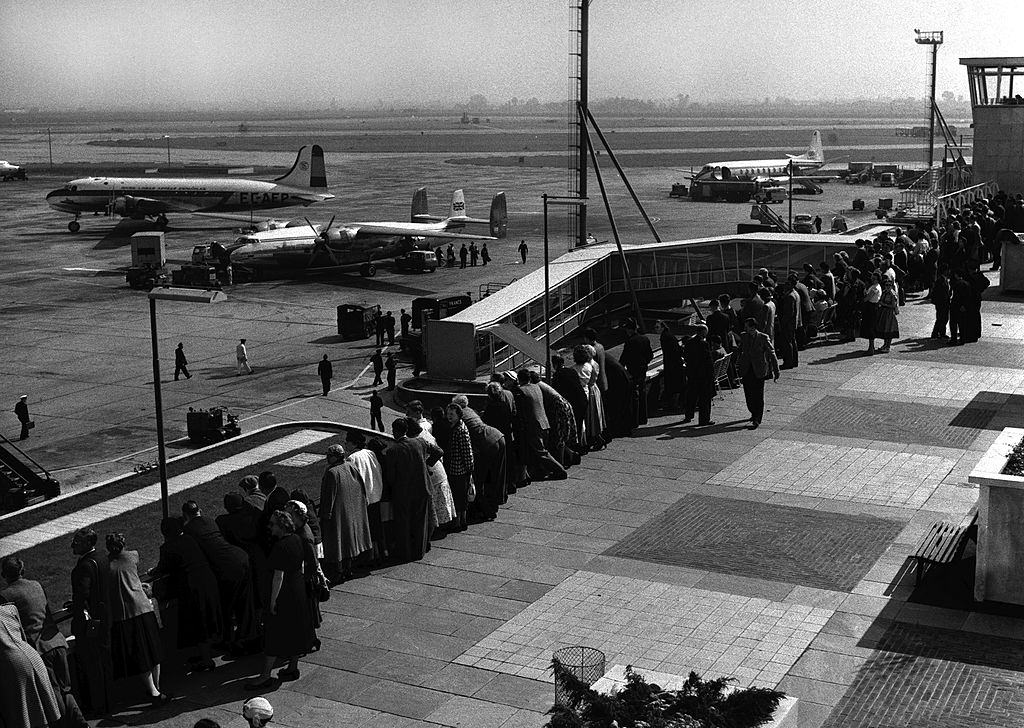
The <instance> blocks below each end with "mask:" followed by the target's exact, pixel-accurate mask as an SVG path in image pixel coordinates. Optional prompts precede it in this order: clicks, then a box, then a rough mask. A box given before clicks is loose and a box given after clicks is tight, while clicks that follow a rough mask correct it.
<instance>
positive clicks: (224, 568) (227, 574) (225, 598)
mask: <svg viewBox="0 0 1024 728" xmlns="http://www.w3.org/2000/svg"><path fill="white" fill-rule="evenodd" d="M181 515H182V516H183V517H184V518H185V533H187V534H188V535H189V536H191V537H192V538H194V539H195V540H196V541H197V542H198V544H199V548H200V550H201V551H202V552H203V555H204V556H205V557H206V560H207V561H209V562H210V568H211V569H212V570H213V575H214V576H216V577H217V588H218V591H219V592H220V604H221V614H222V615H223V618H224V622H223V623H224V640H223V641H224V643H225V644H227V645H230V646H234V647H241V643H243V642H245V641H246V640H247V639H249V638H251V637H252V636H253V633H254V632H255V606H254V603H253V593H252V577H251V575H250V572H249V569H250V566H249V554H247V553H246V552H245V550H244V549H242V548H240V547H238V546H234V545H232V544H231V543H229V542H228V540H227V539H226V538H225V537H224V534H223V533H221V531H220V529H219V528H218V527H217V523H216V521H214V519H212V518H208V517H207V516H204V515H203V512H202V510H201V509H200V508H199V504H198V503H196V502H195V501H193V500H190V501H185V503H184V504H182V506H181Z"/></svg>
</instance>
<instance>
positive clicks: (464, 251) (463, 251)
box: [459, 243, 469, 268]
mask: <svg viewBox="0 0 1024 728" xmlns="http://www.w3.org/2000/svg"><path fill="white" fill-rule="evenodd" d="M468 257H469V249H468V248H467V247H466V244H465V243H463V244H462V247H461V248H459V268H465V267H466V258H468Z"/></svg>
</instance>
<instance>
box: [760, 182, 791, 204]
mask: <svg viewBox="0 0 1024 728" xmlns="http://www.w3.org/2000/svg"><path fill="white" fill-rule="evenodd" d="M754 199H755V200H757V201H758V202H769V203H771V202H784V201H785V200H788V199H789V192H788V191H787V190H786V188H785V187H781V186H779V185H775V186H773V187H762V188H761V189H759V190H758V191H757V192H755V193H754Z"/></svg>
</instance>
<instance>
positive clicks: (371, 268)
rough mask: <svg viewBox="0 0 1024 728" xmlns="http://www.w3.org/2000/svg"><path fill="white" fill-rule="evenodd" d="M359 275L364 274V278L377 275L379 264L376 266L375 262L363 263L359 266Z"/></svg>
mask: <svg viewBox="0 0 1024 728" xmlns="http://www.w3.org/2000/svg"><path fill="white" fill-rule="evenodd" d="M359 275H361V276H363V277H364V278H373V277H374V276H375V275H377V266H375V265H374V264H373V263H363V265H362V266H361V267H360V268H359Z"/></svg>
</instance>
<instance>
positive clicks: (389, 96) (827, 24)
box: [0, 0, 1024, 108]
mask: <svg viewBox="0 0 1024 728" xmlns="http://www.w3.org/2000/svg"><path fill="white" fill-rule="evenodd" d="M569 6H570V2H569V0H504V1H501V2H499V1H498V0H444V1H436V2H423V1H422V0H420V1H419V2H414V1H412V0H410V1H408V2H407V1H405V0H401V1H400V0H389V1H387V2H385V1H384V0H337V1H336V2H319V1H317V0H274V1H273V2H264V1H263V0H247V1H246V2H240V1H238V0H232V1H230V2H228V1H224V0H202V1H201V2H193V1H191V0H166V1H165V2H159V1H158V0H134V1H133V0H118V1H117V2H107V1H105V0H79V1H77V2H76V1H74V0H59V1H51V0H0V108H17V107H26V106H42V107H73V106H78V105H82V104H84V105H88V106H100V107H101V106H103V105H106V104H111V105H118V106H125V105H135V104H139V105H142V106H149V105H153V104H156V105H159V106H170V105H174V104H180V105H181V106H183V107H194V106H212V105H218V106H225V107H229V106H233V105H235V104H245V105H247V106H253V105H258V104H259V103H261V102H271V103H275V104H277V103H282V102H285V103H286V102H288V101H294V102H295V103H296V104H305V103H317V105H318V106H327V105H328V104H330V103H331V101H332V100H336V101H337V103H338V104H340V105H343V106H344V105H354V104H361V105H372V104H374V103H376V102H377V101H378V100H380V101H383V102H384V103H387V104H395V103H397V104H406V103H407V104H410V105H413V104H416V103H417V102H421V103H422V102H434V101H444V100H454V101H463V100H466V99H467V98H468V97H469V96H470V95H472V94H474V93H481V94H484V95H485V96H486V97H487V98H488V99H489V100H490V101H491V102H501V101H505V100H507V99H509V98H511V97H513V96H517V97H519V98H520V99H528V98H530V97H534V96H536V97H538V98H540V99H541V100H542V101H549V100H557V99H560V98H564V97H565V94H566V88H567V83H566V76H567V69H568V61H567V50H568V45H569V31H568V28H569V19H570V11H569ZM590 18H591V31H592V32H591V83H590V89H591V96H592V97H593V98H600V97H605V96H617V95H621V96H630V97H638V98H658V99H660V98H669V97H673V96H676V95H677V94H689V95H690V97H691V99H693V100H696V101H709V100H715V99H725V98H729V99H735V98H763V97H765V96H771V97H775V96H791V97H794V98H802V99H808V98H846V97H853V96H915V97H924V96H925V95H926V93H927V72H926V50H925V48H924V47H922V46H918V45H916V44H915V43H914V33H913V29H914V28H921V29H922V30H944V31H945V32H946V42H945V44H944V45H943V46H942V47H941V48H940V50H939V60H940V63H939V80H938V90H939V93H940V94H941V92H942V91H944V90H950V91H954V92H956V93H966V74H965V72H964V69H963V68H962V67H961V66H960V65H959V64H958V58H959V57H961V56H987V55H1024V40H1021V29H1022V28H1024V1H1022V0H980V1H971V2H967V1H962V2H961V1H956V0H885V1H883V0H857V1H843V2H840V1H839V0H831V1H829V0H774V1H769V2H765V1H764V0H758V1H757V2H753V1H747V0H715V1H714V2H693V1H692V0H662V1H661V2H648V1H647V0H632V1H631V2H623V1H621V0H620V1H619V2H614V1H613V0H594V1H593V2H592V3H591V9H590Z"/></svg>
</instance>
